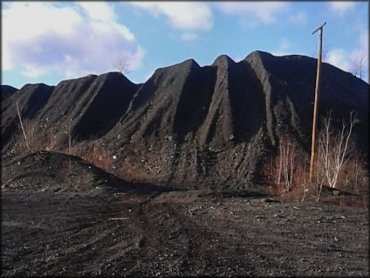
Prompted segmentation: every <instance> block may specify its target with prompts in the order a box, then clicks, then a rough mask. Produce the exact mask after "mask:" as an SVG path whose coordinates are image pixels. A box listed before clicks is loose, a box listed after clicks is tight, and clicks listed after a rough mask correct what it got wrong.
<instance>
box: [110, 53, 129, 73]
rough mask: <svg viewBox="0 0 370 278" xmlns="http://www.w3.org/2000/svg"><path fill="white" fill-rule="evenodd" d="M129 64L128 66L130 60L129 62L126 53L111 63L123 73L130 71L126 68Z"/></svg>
mask: <svg viewBox="0 0 370 278" xmlns="http://www.w3.org/2000/svg"><path fill="white" fill-rule="evenodd" d="M129 66H130V62H129V56H128V55H123V56H120V57H118V58H117V59H116V60H115V61H114V63H113V67H114V68H115V69H116V70H118V71H119V72H121V73H123V74H128V73H130V71H129V69H128V68H129Z"/></svg>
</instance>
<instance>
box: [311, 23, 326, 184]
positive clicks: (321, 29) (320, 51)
mask: <svg viewBox="0 0 370 278" xmlns="http://www.w3.org/2000/svg"><path fill="white" fill-rule="evenodd" d="M325 24H326V22H324V23H323V24H321V25H320V26H319V27H318V28H316V29H315V31H313V32H312V35H313V34H315V33H316V32H317V31H319V49H318V56H319V57H318V59H317V72H316V85H315V100H314V106H313V120H312V137H311V160H310V183H311V182H312V177H313V171H314V163H315V138H316V119H317V102H318V97H319V89H320V69H321V57H322V33H323V29H324V26H325Z"/></svg>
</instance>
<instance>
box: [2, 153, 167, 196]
mask: <svg viewBox="0 0 370 278" xmlns="http://www.w3.org/2000/svg"><path fill="white" fill-rule="evenodd" d="M1 184H2V185H1V186H2V191H3V192H9V191H11V192H18V191H31V192H45V191H46V192H85V193H88V194H99V193H103V192H105V193H108V192H110V193H115V192H116V193H119V192H126V193H135V194H155V193H158V192H163V191H166V188H163V187H157V186H155V185H150V184H133V183H128V182H126V181H124V180H121V179H119V178H117V177H115V176H113V175H112V174H109V173H107V172H105V171H104V170H102V169H100V168H97V167H96V166H94V165H92V164H90V163H88V162H86V161H84V160H82V159H81V158H79V157H76V156H71V155H65V154H62V153H55V152H46V151H42V152H36V153H32V154H29V155H26V156H24V157H21V158H17V159H15V160H13V161H11V162H8V163H5V164H4V165H2V183H1Z"/></svg>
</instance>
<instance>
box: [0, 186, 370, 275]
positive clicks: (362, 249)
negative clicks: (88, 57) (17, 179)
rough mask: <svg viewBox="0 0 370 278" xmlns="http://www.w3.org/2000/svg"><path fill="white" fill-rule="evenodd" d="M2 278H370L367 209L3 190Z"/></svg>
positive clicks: (189, 195)
mask: <svg viewBox="0 0 370 278" xmlns="http://www.w3.org/2000/svg"><path fill="white" fill-rule="evenodd" d="M1 201H2V229H1V239H2V240H1V250H2V251H1V252H2V255H1V260H2V275H3V276H6V277H7V276H25V275H27V276H28V275H34V276H40V275H63V276H64V275H66V276H67V275H73V276H82V275H88V276H91V275H104V276H112V275H119V276H126V275H133V276H203V275H212V276H234V275H242V276H320V277H321V276H331V277H332V276H369V265H368V261H369V253H368V234H369V220H368V210H367V209H361V208H353V207H339V206H335V205H329V204H322V203H316V202H315V203H296V204H293V203H290V204H287V203H278V202H266V199H265V198H263V197H244V198H240V197H228V198H225V197H222V196H218V197H216V196H215V195H213V196H212V195H209V194H202V192H200V191H182V192H178V191H177V192H175V191H173V192H164V193H157V194H142V195H140V194H130V193H104V192H102V193H100V194H96V193H95V194H91V193H88V194H87V193H82V192H81V193H78V192H74V193H68V192H59V193H55V192H49V191H44V192H40V191H39V192H35V191H27V190H22V191H3V192H2V197H1Z"/></svg>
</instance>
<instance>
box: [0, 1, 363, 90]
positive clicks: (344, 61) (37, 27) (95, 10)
mask: <svg viewBox="0 0 370 278" xmlns="http://www.w3.org/2000/svg"><path fill="white" fill-rule="evenodd" d="M368 5H369V4H368V2H367V1H363V2H355V1H351V2H344V1H340V2H339V1H338V2H336V1H328V2H324V1H322V2H308V1H307V2H303V1H302V2H295V1H290V2H282V1H281V2H280V1H275V2H265V1H260V2H250V1H245V2H242V1H241V2H230V1H227V2H195V1H192V2H171V1H169V2H168V1H166V2H158V1H151V2H143V1H140V2H126V1H125V2H113V1H112V2H103V1H101V2H100V1H95V2H85V1H84V2H75V1H73V2H58V1H54V2H23V1H22V2H10V1H9V2H8V1H3V2H2V7H1V20H2V32H1V33H2V40H1V43H2V47H1V51H2V53H1V54H2V67H1V69H2V84H7V85H11V86H14V87H16V88H20V87H22V85H24V84H26V83H46V84H49V85H56V84H57V83H59V82H60V81H62V80H64V79H70V78H77V77H81V76H85V75H87V74H91V73H92V74H102V73H105V72H109V71H116V70H117V69H116V67H115V63H116V62H117V61H120V60H121V61H125V64H126V69H127V73H126V76H127V77H128V78H129V79H130V80H131V81H133V82H135V83H141V82H145V81H146V80H147V79H148V78H149V77H150V76H151V75H152V74H153V72H154V70H155V69H156V68H159V67H165V66H169V65H173V64H176V63H180V62H182V61H184V60H186V59H189V58H193V59H195V60H196V61H197V62H198V63H199V64H200V65H201V66H204V65H210V64H212V62H213V61H214V60H215V59H216V58H217V57H218V56H219V55H221V54H226V55H228V56H230V57H231V58H232V59H233V60H235V61H240V60H241V59H243V58H244V57H245V56H246V55H247V54H249V53H250V52H252V51H254V50H262V51H267V52H270V53H272V54H274V55H277V56H281V55H290V54H303V55H307V56H311V57H316V55H317V53H316V52H317V41H318V34H317V33H316V34H314V35H312V31H313V30H314V29H315V28H316V27H317V26H319V25H320V24H321V23H322V22H324V21H326V22H327V24H326V26H325V27H324V50H323V55H324V56H323V60H324V62H328V63H331V64H333V65H335V66H337V67H339V68H341V69H343V70H346V71H350V72H353V71H354V70H355V68H357V69H358V68H359V65H361V67H360V68H361V69H362V70H361V72H362V78H363V79H364V80H365V81H367V82H368V60H369V59H368V47H369V46H368V40H369V26H368V20H369V14H368V10H369V7H368ZM356 66H357V67H356Z"/></svg>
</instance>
